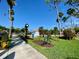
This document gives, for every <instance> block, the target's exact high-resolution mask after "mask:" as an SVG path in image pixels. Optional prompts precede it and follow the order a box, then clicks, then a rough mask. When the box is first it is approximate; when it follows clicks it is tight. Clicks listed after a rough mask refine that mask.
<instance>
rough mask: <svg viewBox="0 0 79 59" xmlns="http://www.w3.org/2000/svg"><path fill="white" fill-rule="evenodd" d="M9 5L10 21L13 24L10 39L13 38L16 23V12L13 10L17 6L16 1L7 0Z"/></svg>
mask: <svg viewBox="0 0 79 59" xmlns="http://www.w3.org/2000/svg"><path fill="white" fill-rule="evenodd" d="M7 3H8V5H9V19H10V22H11V27H10V31H9V38H11V37H12V29H13V21H14V17H13V15H14V10H13V6H15V0H7Z"/></svg>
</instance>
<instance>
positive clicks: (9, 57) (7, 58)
mask: <svg viewBox="0 0 79 59" xmlns="http://www.w3.org/2000/svg"><path fill="white" fill-rule="evenodd" d="M14 57H15V52H13V53H11V54H9V55H8V56H6V57H5V58H3V59H14Z"/></svg>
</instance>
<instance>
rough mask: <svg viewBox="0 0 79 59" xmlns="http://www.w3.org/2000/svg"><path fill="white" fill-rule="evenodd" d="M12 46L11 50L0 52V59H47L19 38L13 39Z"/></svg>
mask: <svg viewBox="0 0 79 59" xmlns="http://www.w3.org/2000/svg"><path fill="white" fill-rule="evenodd" d="M12 44H13V47H11V49H9V50H2V52H1V51H0V53H2V54H0V59H47V58H46V57H45V56H44V55H42V54H41V53H39V52H38V51H37V50H35V49H34V48H32V47H31V46H30V45H29V44H26V43H25V42H24V41H22V40H21V39H20V38H16V39H14V40H13V42H12ZM3 52H5V53H3Z"/></svg>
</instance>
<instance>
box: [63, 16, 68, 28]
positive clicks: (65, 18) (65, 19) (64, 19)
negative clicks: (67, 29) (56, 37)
mask: <svg viewBox="0 0 79 59" xmlns="http://www.w3.org/2000/svg"><path fill="white" fill-rule="evenodd" d="M68 18H69V16H64V17H63V18H62V22H63V25H64V23H65V22H66V21H67V20H68ZM63 29H64V27H63Z"/></svg>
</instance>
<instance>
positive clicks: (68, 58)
mask: <svg viewBox="0 0 79 59" xmlns="http://www.w3.org/2000/svg"><path fill="white" fill-rule="evenodd" d="M66 59H79V58H77V57H67V58H66Z"/></svg>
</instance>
